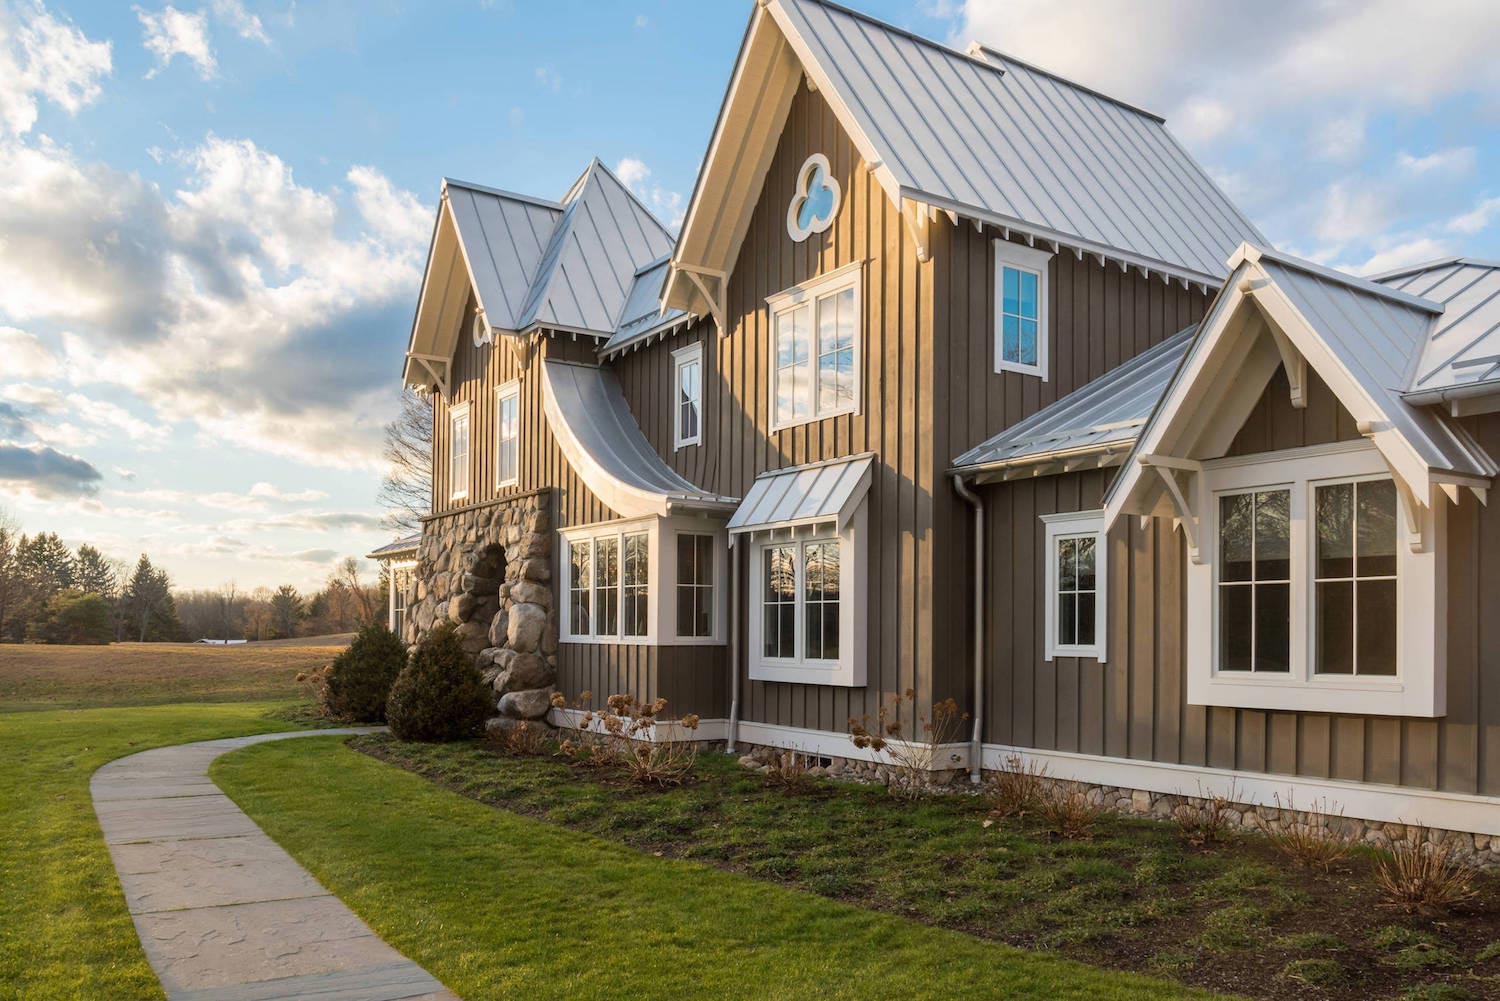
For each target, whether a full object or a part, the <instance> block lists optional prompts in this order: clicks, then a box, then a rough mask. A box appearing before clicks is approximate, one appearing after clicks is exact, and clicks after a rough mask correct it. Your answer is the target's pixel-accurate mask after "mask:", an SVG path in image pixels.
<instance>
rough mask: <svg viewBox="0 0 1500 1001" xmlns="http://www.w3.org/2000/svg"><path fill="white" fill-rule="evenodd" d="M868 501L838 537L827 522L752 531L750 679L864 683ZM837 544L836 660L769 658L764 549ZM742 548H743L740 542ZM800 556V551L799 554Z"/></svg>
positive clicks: (799, 577)
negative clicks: (763, 598) (764, 607)
mask: <svg viewBox="0 0 1500 1001" xmlns="http://www.w3.org/2000/svg"><path fill="white" fill-rule="evenodd" d="M869 508H870V504H869V501H868V500H865V501H861V502H860V505H859V508H858V510H857V511H856V513H855V514H854V516H853V517H851V518H850V519H849V522H848V524H847V525H845V527H844V530H843V531H842V532H839V531H836V530H835V523H834V522H832V521H829V522H822V523H818V524H814V525H801V526H798V527H796V528H789V529H770V530H768V531H764V532H756V533H754V534H753V535H750V536H749V537H748V539H747V540H746V539H745V537H743V536H742V537H741V539H742V540H745V542H746V543H748V550H749V551H748V559H749V561H750V582H749V589H748V591H747V598H748V600H747V602H746V611H747V615H748V618H749V626H750V628H749V629H748V630H746V632H747V634H748V640H749V644H750V646H749V649H748V651H747V653H748V659H749V667H750V680H752V681H783V682H792V683H796V684H804V685H837V686H840V687H844V688H862V687H864V685H865V683H866V678H867V674H868V671H867V665H866V659H867V658H866V645H867V644H866V634H867V632H868V628H869V620H868V610H869V560H868V559H867V557H866V552H867V550H868V549H869V538H868V534H867V526H868V522H869ZM832 539H837V540H838V543H839V659H838V660H836V661H832V660H804V659H801V658H800V656H799V657H798V658H796V659H788V658H768V657H766V656H765V655H764V654H763V653H762V652H761V651H763V650H764V649H765V644H764V642H763V640H764V638H765V623H764V620H763V611H762V608H761V605H762V602H761V595H762V594H763V593H764V591H765V556H764V553H765V550H766V548H767V547H769V546H777V545H785V544H787V543H791V542H815V541H823V540H832ZM742 544H744V543H742ZM799 553H800V550H799ZM802 572H803V570H802V561H801V560H800V559H799V560H798V561H797V604H796V608H797V649H798V650H799V651H800V650H802V649H803V646H802V630H803V612H802V609H803V607H804V606H803V591H802Z"/></svg>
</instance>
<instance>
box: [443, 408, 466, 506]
mask: <svg viewBox="0 0 1500 1001" xmlns="http://www.w3.org/2000/svg"><path fill="white" fill-rule="evenodd" d="M448 477H449V480H450V482H451V484H452V495H453V499H454V500H457V499H459V498H461V497H467V496H469V405H468V404H467V403H464V404H461V405H460V406H457V407H454V408H453V410H452V411H450V412H449V414H448Z"/></svg>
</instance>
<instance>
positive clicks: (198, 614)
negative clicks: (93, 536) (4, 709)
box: [0, 511, 386, 643]
mask: <svg viewBox="0 0 1500 1001" xmlns="http://www.w3.org/2000/svg"><path fill="white" fill-rule="evenodd" d="M385 601H386V583H385V580H384V575H382V579H381V581H380V583H379V584H378V585H374V586H372V585H370V584H367V583H365V582H364V581H361V580H360V577H359V561H358V560H356V559H354V558H353V557H349V558H347V559H345V560H343V561H342V562H340V563H339V565H338V566H337V567H336V568H335V569H334V571H333V573H331V574H330V575H329V577H328V580H327V582H326V583H325V584H324V586H323V588H322V589H321V590H318V591H315V592H313V593H312V594H309V595H302V594H300V593H298V591H297V589H296V588H295V587H293V586H292V585H290V584H283V585H282V586H281V587H279V588H276V589H275V590H272V589H270V588H265V587H262V588H256V589H255V590H253V591H250V592H248V593H246V592H242V591H241V590H240V589H239V588H238V587H237V586H236V585H235V584H234V583H233V582H230V583H228V584H225V585H223V586H222V587H219V588H217V589H213V590H193V591H174V590H173V587H172V579H171V578H170V577H169V576H168V575H167V573H166V571H165V570H161V569H159V568H157V567H156V566H155V565H153V564H152V562H151V559H150V557H149V556H147V555H146V554H145V553H142V554H141V557H140V559H139V560H137V561H136V564H135V567H134V568H133V569H132V568H131V566H130V565H129V564H128V563H125V562H124V561H121V560H115V559H110V558H109V557H107V556H105V555H104V554H103V553H101V552H100V551H99V550H98V549H96V548H95V547H94V546H91V545H88V544H86V543H85V544H84V545H81V546H79V547H78V548H77V549H76V550H74V549H69V548H68V547H67V545H66V544H64V543H63V541H62V539H60V538H59V537H58V535H57V534H56V533H55V532H40V533H37V534H35V535H27V534H25V533H22V532H21V531H20V530H19V529H18V528H17V526H16V525H15V523H14V522H13V521H12V520H11V519H10V518H8V517H6V516H5V514H4V512H3V511H0V643H111V642H115V643H122V642H124V643H177V642H184V641H189V640H198V639H216V640H231V639H245V640H269V639H286V638H291V637H297V636H321V635H326V634H328V633H343V632H353V631H354V630H356V629H358V628H359V627H360V626H361V625H363V624H364V623H366V622H372V621H376V620H378V619H379V618H380V617H381V616H382V614H383V613H384V610H385Z"/></svg>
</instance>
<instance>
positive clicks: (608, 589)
mask: <svg viewBox="0 0 1500 1001" xmlns="http://www.w3.org/2000/svg"><path fill="white" fill-rule="evenodd" d="M567 554H568V606H567V620H566V622H565V623H564V630H563V631H564V638H566V639H569V640H580V641H587V640H618V639H622V638H631V639H638V638H643V637H645V636H647V635H649V633H650V614H649V611H648V609H649V602H650V576H651V555H650V554H651V541H650V533H649V531H643V530H640V529H637V528H627V529H623V530H621V529H613V530H609V531H603V532H598V533H595V534H590V535H586V536H578V537H573V538H570V539H568V540H567Z"/></svg>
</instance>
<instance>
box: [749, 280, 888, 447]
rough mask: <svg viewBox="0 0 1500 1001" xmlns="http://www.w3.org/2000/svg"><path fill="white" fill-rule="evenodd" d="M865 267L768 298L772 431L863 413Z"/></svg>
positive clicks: (810, 282) (807, 283) (811, 282)
mask: <svg viewBox="0 0 1500 1001" xmlns="http://www.w3.org/2000/svg"><path fill="white" fill-rule="evenodd" d="M863 267H864V262H862V261H857V262H855V263H853V264H848V265H845V266H844V267H842V268H839V269H837V270H835V271H832V272H829V273H828V274H826V275H823V276H821V277H819V278H816V279H814V280H812V281H809V282H804V283H803V284H801V285H799V286H797V287H796V288H793V289H788V290H787V291H785V292H781V293H778V294H776V295H774V296H771V297H770V298H769V299H767V300H766V303H767V305H768V306H769V307H770V314H771V387H770V388H771V401H770V406H771V430H773V431H777V430H780V429H782V428H788V427H794V426H796V425H798V424H806V423H808V422H810V421H815V420H822V419H823V418H826V417H835V416H838V415H839V414H849V413H855V412H857V411H858V410H859V352H860V340H861V336H860V335H861V331H862V329H863V321H862V315H863V314H862V312H861V309H862V307H861V304H860V284H861V283H860V277H861V273H862V269H863Z"/></svg>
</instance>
